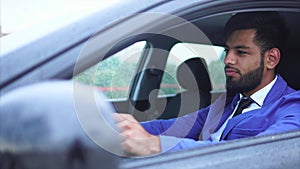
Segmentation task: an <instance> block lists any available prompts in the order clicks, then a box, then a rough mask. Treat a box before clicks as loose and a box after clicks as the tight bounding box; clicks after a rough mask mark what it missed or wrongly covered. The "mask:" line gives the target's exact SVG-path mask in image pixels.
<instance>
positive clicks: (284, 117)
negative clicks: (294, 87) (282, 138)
mask: <svg viewBox="0 0 300 169" xmlns="http://www.w3.org/2000/svg"><path fill="white" fill-rule="evenodd" d="M274 104H278V107H279V108H278V109H277V110H276V118H275V121H274V123H273V124H272V125H270V126H269V127H268V128H267V129H266V130H265V131H263V132H261V133H259V134H258V136H263V135H270V134H275V133H281V132H287V131H292V130H299V129H300V91H297V92H294V93H292V94H289V95H286V96H284V97H283V98H282V99H280V100H279V101H278V102H277V103H274ZM274 113H275V112H274Z"/></svg>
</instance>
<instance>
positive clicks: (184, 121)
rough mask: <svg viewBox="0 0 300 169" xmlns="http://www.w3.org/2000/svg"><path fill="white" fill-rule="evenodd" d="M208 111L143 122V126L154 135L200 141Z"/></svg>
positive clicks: (205, 109)
mask: <svg viewBox="0 0 300 169" xmlns="http://www.w3.org/2000/svg"><path fill="white" fill-rule="evenodd" d="M208 110H209V107H207V108H204V109H201V110H199V111H197V112H194V113H190V114H188V115H185V116H182V117H178V118H174V119H169V120H153V121H148V122H141V125H142V126H143V127H144V129H145V130H147V131H148V132H149V133H150V134H153V135H164V136H173V137H177V138H189V139H193V140H198V138H199V135H200V132H201V130H202V127H203V125H204V122H205V119H206V117H207V113H208Z"/></svg>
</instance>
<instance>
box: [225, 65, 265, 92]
mask: <svg viewBox="0 0 300 169" xmlns="http://www.w3.org/2000/svg"><path fill="white" fill-rule="evenodd" d="M226 67H228V66H226ZM263 71H264V62H263V60H262V61H261V63H260V66H259V67H258V68H257V69H255V70H252V71H250V72H248V73H246V74H244V75H242V74H241V73H240V71H238V73H239V74H240V75H241V77H240V79H238V80H234V79H233V77H231V76H226V90H227V94H228V95H235V94H236V93H244V92H249V91H251V90H253V89H255V88H256V87H257V86H258V85H259V84H260V83H261V81H262V78H263Z"/></svg>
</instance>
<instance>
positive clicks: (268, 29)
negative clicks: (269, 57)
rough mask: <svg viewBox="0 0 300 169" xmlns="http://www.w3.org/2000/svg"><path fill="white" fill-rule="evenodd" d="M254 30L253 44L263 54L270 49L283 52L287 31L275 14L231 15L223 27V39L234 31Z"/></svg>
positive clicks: (251, 13)
mask: <svg viewBox="0 0 300 169" xmlns="http://www.w3.org/2000/svg"><path fill="white" fill-rule="evenodd" d="M243 29H255V30H256V35H255V39H254V42H255V43H256V44H257V45H258V46H259V47H260V48H261V54H264V53H265V52H266V51H267V50H269V49H271V48H274V47H275V48H278V49H279V50H280V51H281V52H282V51H284V48H285V41H286V37H287V30H286V27H285V23H284V20H283V19H282V17H281V16H280V15H279V14H278V13H277V12H270V11H269V12H245V13H238V14H235V15H233V16H232V17H231V18H230V19H229V21H228V22H227V24H226V26H225V38H226V39H227V38H228V36H230V34H231V33H232V32H234V31H236V30H243Z"/></svg>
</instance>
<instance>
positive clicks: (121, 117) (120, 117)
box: [113, 113, 137, 122]
mask: <svg viewBox="0 0 300 169" xmlns="http://www.w3.org/2000/svg"><path fill="white" fill-rule="evenodd" d="M113 118H114V119H115V120H116V121H117V122H120V121H124V120H128V121H131V122H137V121H136V120H135V118H134V117H133V116H132V115H131V114H124V113H114V114H113Z"/></svg>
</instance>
